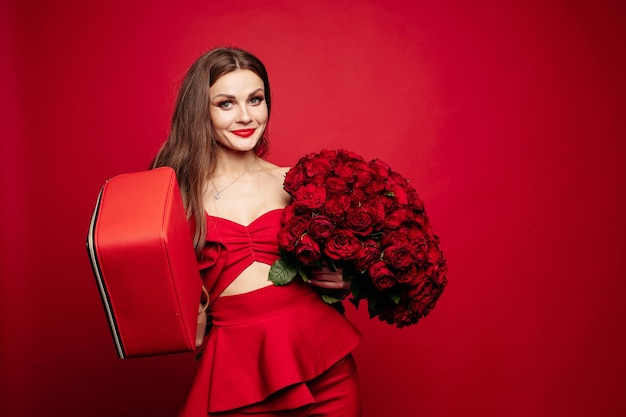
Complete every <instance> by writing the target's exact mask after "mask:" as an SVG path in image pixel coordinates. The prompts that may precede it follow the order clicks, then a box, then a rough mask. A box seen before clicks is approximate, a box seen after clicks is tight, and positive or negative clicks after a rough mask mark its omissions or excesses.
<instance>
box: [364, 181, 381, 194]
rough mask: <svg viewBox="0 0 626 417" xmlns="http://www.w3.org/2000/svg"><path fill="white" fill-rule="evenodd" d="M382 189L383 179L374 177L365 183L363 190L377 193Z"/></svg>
mask: <svg viewBox="0 0 626 417" xmlns="http://www.w3.org/2000/svg"><path fill="white" fill-rule="evenodd" d="M384 189H385V180H384V179H381V178H376V179H374V180H373V181H371V182H370V183H369V184H368V185H367V187H365V191H366V192H367V193H368V194H370V195H376V194H379V193H380V192H381V191H383V190H384Z"/></svg>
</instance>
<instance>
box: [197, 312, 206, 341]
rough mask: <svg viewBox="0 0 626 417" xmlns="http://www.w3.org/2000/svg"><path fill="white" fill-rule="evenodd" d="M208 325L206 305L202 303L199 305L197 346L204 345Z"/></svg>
mask: <svg viewBox="0 0 626 417" xmlns="http://www.w3.org/2000/svg"><path fill="white" fill-rule="evenodd" d="M206 325H207V316H206V306H204V305H202V303H200V305H199V306H198V323H197V327H196V347H200V346H202V342H203V341H204V336H205V335H206Z"/></svg>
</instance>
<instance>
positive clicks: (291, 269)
mask: <svg viewBox="0 0 626 417" xmlns="http://www.w3.org/2000/svg"><path fill="white" fill-rule="evenodd" d="M296 275H298V269H297V268H296V267H295V266H293V265H292V264H290V263H289V262H287V261H285V260H284V259H283V258H278V259H277V260H276V262H274V263H273V264H272V266H271V267H270V273H269V278H268V279H269V280H270V281H272V282H273V283H274V285H285V284H289V283H290V282H291V281H292V280H293V279H294V278H295V277H296Z"/></svg>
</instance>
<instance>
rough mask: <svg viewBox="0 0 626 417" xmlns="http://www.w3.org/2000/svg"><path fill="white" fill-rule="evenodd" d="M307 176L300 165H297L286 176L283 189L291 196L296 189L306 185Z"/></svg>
mask: <svg viewBox="0 0 626 417" xmlns="http://www.w3.org/2000/svg"><path fill="white" fill-rule="evenodd" d="M305 179H306V174H305V173H304V170H303V169H302V167H301V166H300V165H296V166H294V167H293V168H291V169H290V170H289V171H287V174H285V181H284V182H283V188H284V189H285V191H287V192H288V193H289V194H291V193H293V192H294V191H295V190H296V189H298V188H300V186H301V185H302V184H303V183H304V180H305Z"/></svg>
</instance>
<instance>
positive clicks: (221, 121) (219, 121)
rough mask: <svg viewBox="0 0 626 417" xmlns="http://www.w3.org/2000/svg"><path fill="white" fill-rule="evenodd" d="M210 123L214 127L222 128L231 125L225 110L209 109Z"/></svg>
mask: <svg viewBox="0 0 626 417" xmlns="http://www.w3.org/2000/svg"><path fill="white" fill-rule="evenodd" d="M209 117H210V118H211V124H212V125H213V128H214V129H223V128H225V127H228V126H230V125H231V122H232V121H231V120H230V119H231V117H230V114H229V113H227V112H219V111H211V112H209Z"/></svg>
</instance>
